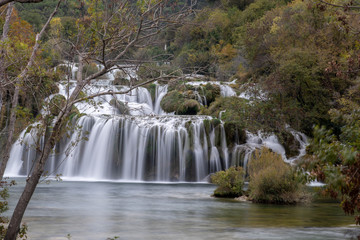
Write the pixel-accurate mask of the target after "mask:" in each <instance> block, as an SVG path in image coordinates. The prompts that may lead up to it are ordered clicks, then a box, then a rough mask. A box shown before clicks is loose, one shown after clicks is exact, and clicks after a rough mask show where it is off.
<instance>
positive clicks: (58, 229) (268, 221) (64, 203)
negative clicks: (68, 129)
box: [7, 178, 360, 240]
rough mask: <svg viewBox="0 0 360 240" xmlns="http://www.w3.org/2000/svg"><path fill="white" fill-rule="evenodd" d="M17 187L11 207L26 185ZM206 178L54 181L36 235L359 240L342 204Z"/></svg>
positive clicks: (40, 196) (40, 194) (38, 198)
mask: <svg viewBox="0 0 360 240" xmlns="http://www.w3.org/2000/svg"><path fill="white" fill-rule="evenodd" d="M16 181H17V185H16V186H13V187H11V189H10V199H9V204H10V210H9V211H8V212H7V213H8V214H10V213H11V211H12V209H13V208H14V206H15V204H16V201H17V199H18V197H19V195H20V193H21V191H22V189H23V187H24V184H25V180H24V178H17V179H16ZM214 189H215V186H213V185H211V184H199V183H196V184H195V183H194V184H190V183H173V184H170V183H129V182H82V181H62V182H56V181H51V182H50V183H49V184H46V183H42V184H39V185H38V187H37V189H36V192H35V194H34V196H33V198H32V200H31V202H30V204H29V206H28V209H27V211H26V213H25V217H24V219H23V220H24V222H26V223H27V224H28V227H29V230H28V237H29V239H38V240H42V239H67V238H66V236H67V235H68V234H70V236H71V239H72V240H77V239H87V240H101V239H104V240H105V239H107V238H114V237H115V236H117V237H119V239H207V240H211V239H356V236H357V235H360V229H359V228H357V227H354V225H352V223H353V217H349V216H345V215H344V213H343V212H342V210H341V209H340V208H339V207H338V204H336V203H324V202H322V203H320V202H319V203H312V204H310V205H305V206H301V205H299V206H277V205H262V204H252V203H248V202H238V201H235V200H230V199H216V198H213V197H211V196H210V195H211V194H212V192H213V190H214Z"/></svg>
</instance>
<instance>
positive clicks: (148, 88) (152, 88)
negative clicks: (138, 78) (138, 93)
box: [145, 83, 156, 102]
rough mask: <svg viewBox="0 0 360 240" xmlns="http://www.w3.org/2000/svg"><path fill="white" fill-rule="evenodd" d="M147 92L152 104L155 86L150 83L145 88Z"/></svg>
mask: <svg viewBox="0 0 360 240" xmlns="http://www.w3.org/2000/svg"><path fill="white" fill-rule="evenodd" d="M145 87H146V88H147V90H149V93H150V95H151V99H152V100H153V102H154V101H155V95H156V84H154V83H151V84H148V85H146V86H145Z"/></svg>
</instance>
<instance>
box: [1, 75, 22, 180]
mask: <svg viewBox="0 0 360 240" xmlns="http://www.w3.org/2000/svg"><path fill="white" fill-rule="evenodd" d="M19 91H20V82H18V81H17V82H16V84H15V91H14V96H13V100H12V106H11V113H10V121H9V126H8V138H7V141H6V146H5V152H4V153H3V155H2V161H1V165H0V180H2V179H3V176H4V173H5V168H6V164H7V162H8V160H9V157H10V151H11V146H12V143H13V137H14V131H15V122H16V109H17V106H18V102H19Z"/></svg>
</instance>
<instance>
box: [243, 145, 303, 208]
mask: <svg viewBox="0 0 360 240" xmlns="http://www.w3.org/2000/svg"><path fill="white" fill-rule="evenodd" d="M249 175H250V182H249V190H250V199H251V200H252V201H253V202H259V203H274V204H295V203H298V202H303V201H306V200H308V195H307V194H306V193H305V191H304V187H305V185H304V184H303V183H302V181H301V179H300V178H298V177H297V175H296V173H295V171H294V170H293V169H292V167H291V166H290V165H289V164H287V163H285V162H284V161H283V159H282V157H281V156H280V155H279V154H277V153H274V152H271V151H270V150H269V149H267V148H262V149H261V150H256V151H255V154H254V155H253V156H252V157H251V159H250V162H249Z"/></svg>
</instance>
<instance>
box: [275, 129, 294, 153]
mask: <svg viewBox="0 0 360 240" xmlns="http://www.w3.org/2000/svg"><path fill="white" fill-rule="evenodd" d="M276 135H277V137H278V139H279V142H280V143H281V145H283V146H284V148H285V153H286V156H287V157H288V158H289V157H294V156H297V155H299V148H300V143H299V142H298V141H296V139H295V137H294V136H293V135H292V134H291V133H290V132H288V131H281V132H279V133H277V134H276Z"/></svg>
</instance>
